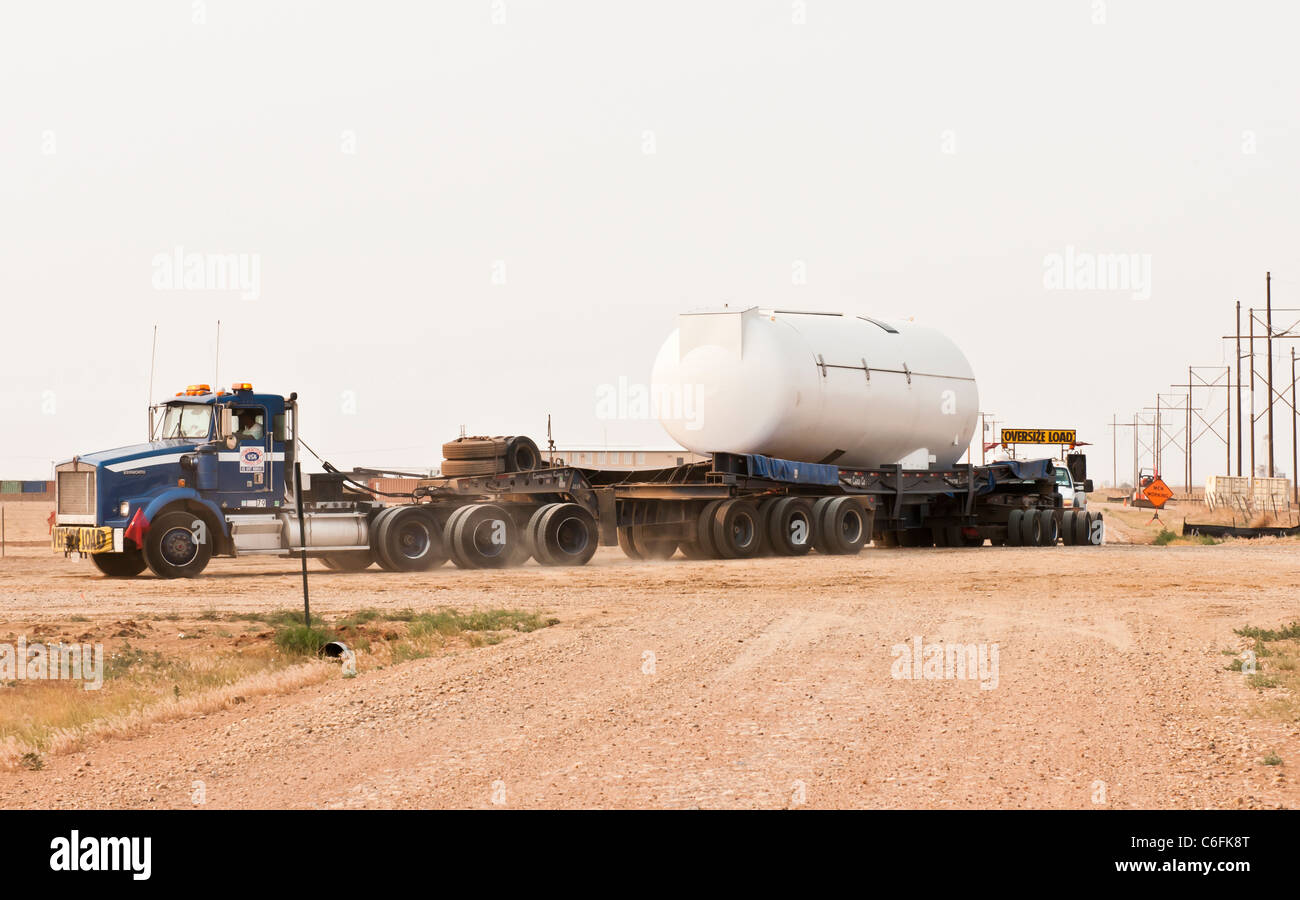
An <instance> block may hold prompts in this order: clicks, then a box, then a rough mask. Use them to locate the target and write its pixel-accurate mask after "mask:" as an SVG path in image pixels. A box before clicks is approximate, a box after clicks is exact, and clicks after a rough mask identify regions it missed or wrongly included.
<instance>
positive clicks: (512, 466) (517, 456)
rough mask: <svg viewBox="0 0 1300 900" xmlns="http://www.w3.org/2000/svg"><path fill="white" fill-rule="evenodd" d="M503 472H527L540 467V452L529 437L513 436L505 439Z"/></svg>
mask: <svg viewBox="0 0 1300 900" xmlns="http://www.w3.org/2000/svg"><path fill="white" fill-rule="evenodd" d="M504 455H505V471H507V472H528V471H531V470H533V469H540V468H541V467H542V451H541V450H539V449H537V444H536V443H535V442H534V441H533V439H532V438H530V437H524V436H523V435H515V436H513V437H508V438H506V449H505V454H504Z"/></svg>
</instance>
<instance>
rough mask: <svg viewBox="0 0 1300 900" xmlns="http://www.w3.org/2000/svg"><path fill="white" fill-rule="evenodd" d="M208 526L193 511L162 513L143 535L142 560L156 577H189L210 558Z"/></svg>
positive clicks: (198, 570)
mask: <svg viewBox="0 0 1300 900" xmlns="http://www.w3.org/2000/svg"><path fill="white" fill-rule="evenodd" d="M210 530H211V527H210V526H209V525H208V524H207V522H206V521H205V520H204V519H203V518H202V517H201V516H199V515H198V514H197V513H192V512H190V511H189V510H184V509H177V510H173V511H172V512H168V513H163V514H162V515H161V516H159V517H158V518H156V519H154V521H153V522H152V523H150V525H149V530H148V531H147V532H146V533H145V536H144V559H145V562H146V563H148V565H149V568H150V569H151V570H152V571H153V573H154V574H155V575H157V576H158V577H159V578H193V577H195V576H196V575H198V574H199V573H200V572H202V571H203V570H204V568H206V567H207V565H208V560H210V559H212V536H211V535H210V534H209V533H208V532H209V531H210Z"/></svg>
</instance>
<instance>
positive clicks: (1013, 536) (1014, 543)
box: [1007, 509, 1025, 547]
mask: <svg viewBox="0 0 1300 900" xmlns="http://www.w3.org/2000/svg"><path fill="white" fill-rule="evenodd" d="M1024 521H1025V511H1024V510H1023V509H1013V510H1011V513H1010V514H1009V515H1008V516H1007V546H1008V547H1019V546H1020V530H1021V528H1022V527H1023V526H1024Z"/></svg>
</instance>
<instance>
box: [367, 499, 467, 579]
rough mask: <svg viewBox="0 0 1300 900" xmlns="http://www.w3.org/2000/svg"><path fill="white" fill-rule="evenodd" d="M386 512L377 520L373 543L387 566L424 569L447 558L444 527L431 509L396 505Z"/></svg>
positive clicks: (420, 570)
mask: <svg viewBox="0 0 1300 900" xmlns="http://www.w3.org/2000/svg"><path fill="white" fill-rule="evenodd" d="M387 513H388V514H387V515H384V514H381V515H380V517H379V518H378V519H376V520H375V521H376V525H375V536H374V538H373V539H372V540H371V542H370V543H371V546H372V547H374V549H375V551H376V553H377V554H378V555H379V557H380V560H381V563H384V564H386V565H385V568H387V569H388V570H389V571H391V572H425V571H428V570H429V569H436V568H437V567H438V566H440V565H442V564H443V563H445V562H446V561H447V550H446V547H445V545H444V543H443V538H442V530H441V529H440V528H439V527H438V523H437V521H436V520H435V519H434V517H433V514H432V513H431V512H429V511H428V510H427V509H422V508H420V507H418V506H394V507H392V508H391V509H390V510H388V511H387ZM363 568H364V567H363Z"/></svg>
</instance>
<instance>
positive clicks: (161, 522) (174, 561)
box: [52, 383, 1104, 578]
mask: <svg viewBox="0 0 1300 900" xmlns="http://www.w3.org/2000/svg"><path fill="white" fill-rule="evenodd" d="M152 412H161V413H162V414H163V418H162V424H161V429H157V428H155V426H154V423H153V416H152V413H151V422H150V434H149V441H148V442H147V443H144V444H138V445H134V446H130V447H123V448H119V449H117V450H108V451H102V452H98V453H89V454H84V455H81V456H77V457H74V458H73V459H71V460H69V461H67V462H64V463H60V464H59V465H58V466H56V507H57V509H56V519H55V527H54V529H53V532H52V534H53V537H52V544H53V548H54V549H55V550H56V551H60V552H63V553H64V554H71V553H80V554H83V555H89V556H90V557H91V558H92V559H93V560H94V562H95V565H96V567H97V568H98V569H99V570H100V571H101V572H103V573H104V574H105V575H108V576H111V577H133V576H136V575H139V574H141V573H143V572H144V570H145V569H146V568H148V569H150V570H152V571H153V572H154V574H156V575H158V576H160V577H165V578H175V577H193V576H196V575H198V574H199V573H201V572H202V571H203V570H204V569H205V567H206V566H207V564H208V562H209V560H210V559H211V558H212V557H213V556H234V557H242V556H256V555H267V556H279V557H294V558H298V557H301V556H304V555H305V556H308V557H315V558H319V559H321V560H322V562H323V563H324V564H325V565H326V566H328V567H330V568H333V569H339V570H361V569H365V568H367V567H369V566H371V565H372V564H374V563H378V564H379V566H380V567H381V568H384V569H387V570H390V571H423V570H428V569H432V568H435V567H437V566H440V565H442V564H444V563H445V562H446V561H447V560H448V559H450V560H451V561H453V562H454V563H455V564H456V565H458V566H460V567H462V568H498V567H504V566H512V565H520V564H522V563H523V562H525V561H527V560H528V559H529V558H535V559H536V560H537V561H538V562H539V563H540V564H542V565H548V566H549V565H554V566H562V565H583V564H585V563H586V562H588V561H589V560H590V559H591V557H592V555H593V554H594V553H595V552H596V549H597V547H598V546H600V545H607V546H612V545H615V544H617V545H618V546H620V547H622V548H623V550H624V552H625V553H626V554H627V555H628V556H631V557H633V558H637V559H668V558H670V557H672V556H673V555H674V554H675V553H676V552H677V551H678V550H679V549H680V551H681V552H682V554H683V555H685V556H686V557H688V558H692V559H710V558H724V559H743V558H751V557H755V556H759V555H785V556H797V555H803V554H806V553H808V552H810V551H811V550H813V549H816V550H817V551H818V552H821V553H826V554H853V553H857V552H858V551H859V550H861V549H862V547H863V546H864V545H865V544H866V543H867V542H868V541H873V540H874V541H875V543H876V544H877V545H879V546H885V547H897V546H902V547H922V546H936V545H937V546H952V547H973V546H980V545H983V544H984V543H985V542H986V541H987V542H990V543H992V544H995V545H996V544H1010V545H1017V546H1019V545H1034V546H1050V545H1054V544H1056V543H1057V542H1058V541H1063V542H1064V543H1067V544H1091V545H1096V544H1100V543H1102V541H1103V536H1104V532H1103V525H1102V521H1101V516H1100V514H1096V513H1090V512H1088V511H1087V510H1076V509H1063V508H1062V498H1061V496H1060V495H1059V494H1058V493H1057V489H1056V484H1055V473H1054V470H1053V467H1052V462H1051V460H1032V461H1014V460H1013V461H1006V462H997V463H992V464H989V465H984V466H971V465H954V466H949V467H946V468H942V469H905V468H903V467H902V466H884V467H878V468H871V469H861V468H845V467H839V466H836V465H833V464H828V463H806V462H798V461H792V460H784V459H777V458H773V457H769V456H763V455H759V454H735V453H715V454H712V455H711V457H710V458H709V459H708V460H707V461H705V462H698V463H692V464H688V465H682V466H674V467H670V468H665V469H656V470H647V471H628V472H612V471H608V470H595V469H586V468H581V467H578V466H571V465H566V464H564V463H563V461H559V460H556V461H548V460H544V459H542V456H541V454H540V453H537V452H536V444H534V443H533V442H532V441H530V440H528V439H526V438H515V439H512V440H511V442H510V443H509V447H510V450H509V452H508V453H506V454H505V455H503V456H502V458H501V460H500V462H499V463H498V462H492V463H490V464H489V466H488V468H496V469H506V471H492V472H490V473H486V474H477V475H459V476H452V475H447V476H440V477H433V478H424V479H421V480H420V481H419V482H418V485H417V487H416V488H415V489H414V490H413V491H411V492H410V493H409V494H403V495H401V498H402V502H400V503H397V504H389V503H385V502H383V501H382V500H381V499H379V496H378V493H379V492H374V491H370V490H369V489H368V488H367V487H366V486H365V485H364V484H363V483H362V482H361V480H360V478H361V476H360V475H358V473H357V472H353V473H347V472H340V471H338V470H335V469H333V468H332V467H329V468H330V470H329V471H326V472H319V473H314V474H304V475H303V476H302V479H301V482H302V483H301V484H299V483H298V482H297V479H296V478H295V470H296V469H298V468H299V466H300V464H301V456H300V446H301V441H300V440H299V438H298V431H299V429H298V403H297V395H296V394H291V395H289V396H288V397H283V396H280V395H276V394H262V393H257V392H254V391H253V388H252V385H249V384H244V383H240V384H236V385H234V386H233V388H232V390H231V391H228V392H227V391H218V392H215V393H214V392H213V391H212V390H211V389H210V388H208V386H207V385H193V386H191V387H190V388H188V389H187V390H186V391H183V392H179V393H178V394H177V395H176V397H174V398H173V399H172V400H169V401H167V402H166V403H164V404H161V405H160V406H159V407H156V408H155V409H154V410H153V411H152ZM461 467H462V468H473V464H472V462H471V464H468V465H467V464H465V463H462V464H461ZM445 468H448V469H454V468H455V467H454V466H451V465H449V464H448V465H446V467H445ZM299 495H301V496H299ZM299 500H301V506H302V510H303V513H302V521H301V522H300V519H299V514H298V506H299V503H298V501H299ZM304 523H305V525H304Z"/></svg>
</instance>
